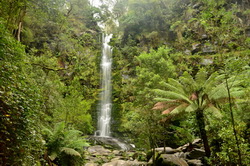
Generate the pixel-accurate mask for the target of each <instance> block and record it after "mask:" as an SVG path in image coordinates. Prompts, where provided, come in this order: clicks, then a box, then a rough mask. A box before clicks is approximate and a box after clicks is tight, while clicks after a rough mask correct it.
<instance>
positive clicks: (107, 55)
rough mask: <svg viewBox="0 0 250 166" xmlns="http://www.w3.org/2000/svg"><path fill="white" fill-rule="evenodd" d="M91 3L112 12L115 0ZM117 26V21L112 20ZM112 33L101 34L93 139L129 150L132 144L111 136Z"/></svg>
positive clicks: (101, 26)
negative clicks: (97, 104) (99, 82)
mask: <svg viewBox="0 0 250 166" xmlns="http://www.w3.org/2000/svg"><path fill="white" fill-rule="evenodd" d="M90 2H91V5H92V6H95V7H97V8H101V6H102V5H106V6H108V10H109V11H110V12H111V13H112V9H113V7H114V5H115V2H116V1H115V0H90ZM94 17H97V18H99V17H100V16H99V13H96V14H95V15H94ZM113 21H114V23H115V24H116V25H117V26H118V25H119V24H118V21H117V20H113ZM98 26H99V27H100V28H101V29H102V30H103V31H107V29H108V28H106V24H105V22H103V21H100V22H98ZM111 38H112V34H110V35H104V34H103V36H102V44H103V46H102V61H101V90H102V91H101V93H100V105H99V115H98V126H97V128H98V130H97V131H96V132H95V137H94V138H95V141H97V142H102V143H104V144H109V145H111V146H114V145H116V146H118V147H119V148H120V149H123V150H129V149H132V146H131V145H129V144H126V143H125V142H123V141H122V140H119V139H117V138H113V137H111V130H110V122H111V109H112V102H111V96H112V85H111V67H112V48H111V46H110V45H109V42H110V39H111Z"/></svg>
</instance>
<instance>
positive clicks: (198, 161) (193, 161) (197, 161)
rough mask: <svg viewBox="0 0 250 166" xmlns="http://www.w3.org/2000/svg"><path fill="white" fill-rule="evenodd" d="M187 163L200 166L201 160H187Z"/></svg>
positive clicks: (191, 165)
mask: <svg viewBox="0 0 250 166" xmlns="http://www.w3.org/2000/svg"><path fill="white" fill-rule="evenodd" d="M187 162H188V165H189V166H202V165H203V164H202V162H201V160H188V161H187Z"/></svg>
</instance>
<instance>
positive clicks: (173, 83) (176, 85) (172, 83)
mask: <svg viewBox="0 0 250 166" xmlns="http://www.w3.org/2000/svg"><path fill="white" fill-rule="evenodd" d="M168 83H169V84H171V85H172V86H175V87H176V88H178V89H183V85H182V84H181V83H180V82H179V81H178V80H175V79H173V78H169V79H168Z"/></svg>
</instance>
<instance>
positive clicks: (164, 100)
mask: <svg viewBox="0 0 250 166" xmlns="http://www.w3.org/2000/svg"><path fill="white" fill-rule="evenodd" d="M153 100H154V101H159V102H168V101H173V99H166V98H163V97H156V98H154V99H153Z"/></svg>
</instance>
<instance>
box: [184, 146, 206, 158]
mask: <svg viewBox="0 0 250 166" xmlns="http://www.w3.org/2000/svg"><path fill="white" fill-rule="evenodd" d="M204 156H205V150H203V149H198V148H194V149H193V150H192V151H191V152H189V154H188V158H190V159H199V158H202V157H204Z"/></svg>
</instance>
